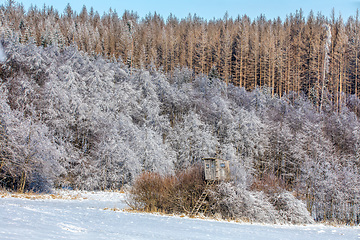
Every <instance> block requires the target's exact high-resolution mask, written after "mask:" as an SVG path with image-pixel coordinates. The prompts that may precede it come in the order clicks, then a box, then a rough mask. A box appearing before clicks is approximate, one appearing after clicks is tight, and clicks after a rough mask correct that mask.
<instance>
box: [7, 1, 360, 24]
mask: <svg viewBox="0 0 360 240" xmlns="http://www.w3.org/2000/svg"><path fill="white" fill-rule="evenodd" d="M0 2H2V3H4V0H1V1H0ZM17 2H19V3H23V5H24V6H25V9H26V10H27V9H28V8H29V7H30V5H31V4H32V5H34V6H35V5H36V6H38V7H41V8H42V6H43V5H44V3H45V4H46V5H47V6H54V7H55V8H56V9H57V10H58V11H59V12H60V13H63V11H64V9H65V7H66V5H67V3H69V2H70V1H69V0H49V1H44V0H23V1H21V0H18V1H17ZM70 5H71V7H72V8H73V10H75V11H77V12H80V11H81V9H82V7H83V5H85V6H86V7H87V9H88V10H89V9H90V7H93V8H94V10H95V11H98V12H99V14H100V15H102V14H103V13H104V12H108V10H109V9H110V7H111V8H112V9H116V11H117V12H118V13H119V14H122V13H123V12H124V10H125V9H127V10H133V11H135V12H137V13H138V14H139V16H140V17H144V16H145V15H146V14H148V13H149V12H151V13H153V12H155V11H156V12H157V13H159V14H160V15H162V16H163V17H164V18H165V19H166V18H167V17H168V16H169V15H170V13H172V14H173V15H175V16H176V17H178V18H184V17H186V16H188V14H189V13H191V14H194V13H196V14H197V15H198V16H199V17H203V18H205V19H213V18H222V17H223V16H224V14H225V12H228V14H229V16H232V17H237V16H238V15H240V16H242V15H244V14H246V15H248V16H249V17H250V18H252V19H254V18H256V17H257V16H259V15H260V14H265V16H266V18H267V19H273V18H277V17H278V16H280V17H281V18H283V19H284V18H285V17H286V15H289V14H290V13H295V12H296V10H298V9H300V8H301V9H302V10H303V11H304V13H305V16H307V15H308V14H309V12H310V10H313V11H314V13H315V14H317V13H318V12H321V13H322V14H323V15H325V16H327V17H329V16H330V14H331V11H332V8H334V9H335V13H336V16H339V13H341V15H342V16H343V18H344V19H345V20H346V19H347V18H348V17H349V16H350V15H352V16H354V15H355V13H356V9H357V8H360V0H301V1H298V0H176V1H173V0H155V1H149V0H126V1H125V0H107V1H106V0H105V1H104V0H102V1H100V0H87V1H84V0H76V1H72V2H70Z"/></svg>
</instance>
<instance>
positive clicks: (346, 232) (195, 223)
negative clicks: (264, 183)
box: [0, 192, 360, 240]
mask: <svg viewBox="0 0 360 240" xmlns="http://www.w3.org/2000/svg"><path fill="white" fill-rule="evenodd" d="M60 194H61V195H60V196H61V198H60V199H53V198H52V197H51V196H50V195H47V196H48V197H43V198H42V199H37V200H31V199H26V198H15V197H10V196H9V195H6V196H5V195H3V196H2V197H1V198H0V208H1V209H2V210H1V211H0V222H1V224H0V236H1V239H30V240H31V239H133V240H139V239H147V240H148V239H156V240H159V239H276V240H279V239H291V240H297V239H317V240H321V239H326V240H338V239H359V238H360V228H359V227H330V226H324V225H318V224H317V225H308V226H305V225H303V226H290V225H261V224H249V223H234V222H224V221H214V220H202V219H191V218H187V217H184V218H182V217H179V216H174V217H172V216H159V215H153V214H140V213H129V212H125V211H121V210H117V211H113V210H111V209H112V208H117V209H123V208H125V207H126V203H125V202H124V194H121V193H109V192H101V193H100V192H95V193H90V192H61V193H60ZM55 196H57V195H55ZM74 196H75V197H76V200H74V199H71V198H72V197H74ZM53 197H54V196H53Z"/></svg>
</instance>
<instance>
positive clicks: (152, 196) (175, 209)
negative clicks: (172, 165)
mask: <svg viewBox="0 0 360 240" xmlns="http://www.w3.org/2000/svg"><path fill="white" fill-rule="evenodd" d="M202 172H203V171H202V168H201V166H200V165H195V166H192V167H190V168H188V169H186V170H184V171H178V172H177V173H176V174H175V175H168V176H161V175H160V174H158V173H154V172H144V173H143V174H141V175H140V176H139V177H138V178H137V179H136V181H135V183H134V185H133V186H132V187H131V188H130V190H129V194H128V199H127V202H128V205H129V206H130V207H131V208H132V209H134V210H142V211H150V212H153V211H158V212H164V213H189V212H190V211H191V209H192V208H193V207H194V205H195V203H196V201H197V199H198V198H199V197H200V195H201V194H202V192H203V191H204V189H205V182H204V176H203V173H202Z"/></svg>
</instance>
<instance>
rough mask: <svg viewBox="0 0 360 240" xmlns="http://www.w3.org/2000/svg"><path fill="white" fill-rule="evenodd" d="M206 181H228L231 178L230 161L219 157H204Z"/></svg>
mask: <svg viewBox="0 0 360 240" xmlns="http://www.w3.org/2000/svg"><path fill="white" fill-rule="evenodd" d="M203 161H204V171H205V180H206V181H228V180H229V179H230V167H229V161H227V160H222V159H218V158H203Z"/></svg>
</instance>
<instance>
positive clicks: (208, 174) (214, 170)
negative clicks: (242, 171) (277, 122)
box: [190, 158, 230, 216]
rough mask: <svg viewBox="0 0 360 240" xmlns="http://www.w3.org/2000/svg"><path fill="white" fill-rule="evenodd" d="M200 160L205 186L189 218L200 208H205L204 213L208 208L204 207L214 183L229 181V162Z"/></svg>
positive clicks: (212, 159) (210, 159) (215, 159)
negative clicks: (202, 166) (201, 161)
mask: <svg viewBox="0 0 360 240" xmlns="http://www.w3.org/2000/svg"><path fill="white" fill-rule="evenodd" d="M202 160H203V161H204V172H205V181H206V186H205V189H204V191H203V193H202V194H201V196H200V198H199V199H198V200H197V201H196V203H195V205H194V207H193V209H192V210H191V212H190V216H191V215H196V214H197V213H198V212H199V211H200V209H201V207H202V206H205V210H204V212H206V210H207V208H208V206H206V205H207V203H206V202H207V201H206V197H207V196H208V194H209V191H210V189H211V188H212V186H213V185H214V184H215V183H216V182H219V181H228V180H230V166H229V161H227V160H222V159H218V158H203V159H202Z"/></svg>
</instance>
